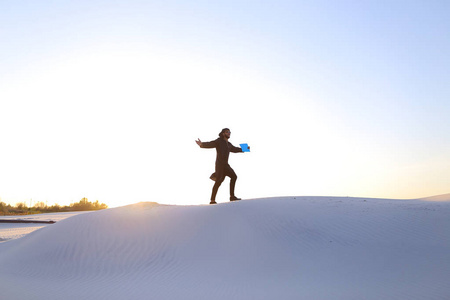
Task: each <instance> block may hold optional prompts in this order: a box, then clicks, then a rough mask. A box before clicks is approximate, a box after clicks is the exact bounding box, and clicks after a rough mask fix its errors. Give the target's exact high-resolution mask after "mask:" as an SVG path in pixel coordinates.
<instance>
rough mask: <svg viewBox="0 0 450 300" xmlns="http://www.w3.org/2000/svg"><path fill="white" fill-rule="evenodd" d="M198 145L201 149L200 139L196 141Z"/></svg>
mask: <svg viewBox="0 0 450 300" xmlns="http://www.w3.org/2000/svg"><path fill="white" fill-rule="evenodd" d="M195 142H196V143H197V145H199V146H200V147H201V146H202V141H200V139H198V140H197V141H195Z"/></svg>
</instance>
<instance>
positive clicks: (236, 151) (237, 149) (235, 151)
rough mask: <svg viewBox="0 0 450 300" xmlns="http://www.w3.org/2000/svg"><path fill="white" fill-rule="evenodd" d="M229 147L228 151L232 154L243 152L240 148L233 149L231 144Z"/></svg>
mask: <svg viewBox="0 0 450 300" xmlns="http://www.w3.org/2000/svg"><path fill="white" fill-rule="evenodd" d="M230 146H231V148H230V151H231V152H233V153H239V152H244V151H242V148H240V147H235V146H233V144H231V143H230ZM249 148H250V147H249Z"/></svg>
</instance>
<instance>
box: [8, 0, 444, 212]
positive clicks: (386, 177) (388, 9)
mask: <svg viewBox="0 0 450 300" xmlns="http://www.w3.org/2000/svg"><path fill="white" fill-rule="evenodd" d="M449 13H450V2H448V1H413V0H411V1H331V0H330V1H325V0H323V1H320V0H319V1H285V0H277V1H242V0H239V1H234V0H227V1H200V0H199V1H180V0H166V1H144V0H128V1H120V0H118V1H103V0H89V1H84V0H80V1H64V0H61V1H47V0H41V1H22V0H14V1H7V0H6V1H4V0H0V45H1V47H0V141H1V144H0V201H2V202H6V203H10V204H15V203H17V202H26V203H28V204H31V205H33V204H34V203H37V202H40V201H42V202H45V203H47V204H48V205H51V204H54V203H59V204H61V205H67V204H69V203H72V202H78V201H79V200H81V198H83V197H87V198H88V199H89V200H90V201H95V200H99V201H100V202H103V203H106V204H108V205H109V206H110V207H116V206H122V205H127V204H131V203H136V202H141V201H154V202H159V203H167V204H179V205H191V204H207V203H209V199H210V194H211V188H212V185H213V182H212V181H211V180H210V179H209V175H210V174H211V173H212V172H213V171H214V161H215V151H214V149H200V148H199V147H198V146H197V144H196V143H195V140H196V139H198V138H200V139H201V140H202V141H210V140H214V139H216V138H217V135H218V133H219V132H220V130H221V129H222V128H224V127H228V128H230V129H231V139H230V142H231V143H232V144H233V145H235V146H238V145H239V144H240V143H248V144H249V145H250V147H251V152H250V153H237V154H231V155H230V165H231V166H232V167H233V169H234V170H235V172H236V173H237V175H238V181H237V185H236V195H237V196H238V197H242V198H246V199H248V198H258V197H274V196H354V197H373V198H396V199H411V198H420V197H426V196H433V195H439V194H445V193H449V192H450V176H448V174H450V126H449V125H450V122H449V119H448V116H449V115H450V84H449V82H450V19H449V18H448V15H449ZM228 184H229V179H226V180H225V182H224V183H223V184H222V186H221V188H220V189H219V193H218V196H217V201H218V202H225V201H228V197H229V194H228V190H229V189H228Z"/></svg>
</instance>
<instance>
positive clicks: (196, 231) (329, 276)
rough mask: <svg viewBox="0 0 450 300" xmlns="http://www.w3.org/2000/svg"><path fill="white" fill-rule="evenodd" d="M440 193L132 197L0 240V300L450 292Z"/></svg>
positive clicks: (444, 295) (449, 251) (448, 207)
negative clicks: (172, 201) (202, 200)
mask: <svg viewBox="0 0 450 300" xmlns="http://www.w3.org/2000/svg"><path fill="white" fill-rule="evenodd" d="M449 215H450V201H439V202H435V201H430V200H428V201H424V200H389V199H367V198H339V197H283V198H266V199H253V200H243V201H240V202H236V203H223V204H218V205H215V206H210V205H204V206H169V205H158V204H155V203H140V204H135V205H130V206H126V207H121V208H115V209H108V210H104V211H100V212H95V213H89V214H82V215H77V216H74V217H71V218H67V219H65V220H61V221H59V222H57V223H56V224H54V225H51V226H46V227H44V228H42V229H39V230H37V231H35V232H32V233H30V234H29V235H27V236H25V237H23V238H20V239H16V240H11V241H8V242H4V243H0V266H1V268H0V293H1V299H8V300H13V299H21V300H25V299H215V300H216V299H396V300H398V299H450V281H449V280H448V279H449V278H450V234H449V232H450V218H449V217H448V216H449Z"/></svg>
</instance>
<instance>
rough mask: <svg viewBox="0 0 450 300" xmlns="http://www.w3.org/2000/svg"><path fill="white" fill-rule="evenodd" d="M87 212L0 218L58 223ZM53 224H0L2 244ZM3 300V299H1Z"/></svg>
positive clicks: (3, 218)
mask: <svg viewBox="0 0 450 300" xmlns="http://www.w3.org/2000/svg"><path fill="white" fill-rule="evenodd" d="M83 213H86V212H64V213H48V214H35V215H24V216H0V219H1V220H26V221H54V222H58V221H61V220H64V219H66V218H69V217H73V216H75V215H78V214H83ZM48 225H53V224H36V223H0V242H5V241H8V240H13V239H18V238H21V237H23V236H25V235H27V234H29V233H31V232H33V231H35V230H38V229H40V228H42V227H45V226H48ZM0 299H1V298H0Z"/></svg>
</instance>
